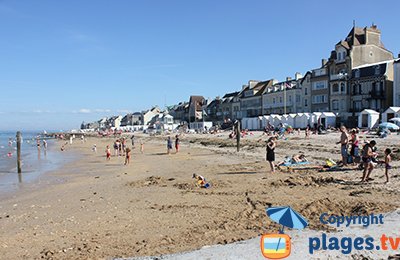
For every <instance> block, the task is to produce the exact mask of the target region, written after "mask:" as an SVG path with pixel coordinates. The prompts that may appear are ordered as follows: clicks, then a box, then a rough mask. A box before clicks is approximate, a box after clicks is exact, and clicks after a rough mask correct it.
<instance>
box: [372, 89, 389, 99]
mask: <svg viewBox="0 0 400 260" xmlns="http://www.w3.org/2000/svg"><path fill="white" fill-rule="evenodd" d="M369 95H370V98H369V99H385V98H386V97H385V93H384V92H383V91H376V90H372V91H370V92H369Z"/></svg>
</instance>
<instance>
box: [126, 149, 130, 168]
mask: <svg viewBox="0 0 400 260" xmlns="http://www.w3.org/2000/svg"><path fill="white" fill-rule="evenodd" d="M130 161H131V149H129V148H128V147H127V148H126V149H125V165H128V164H129V163H130Z"/></svg>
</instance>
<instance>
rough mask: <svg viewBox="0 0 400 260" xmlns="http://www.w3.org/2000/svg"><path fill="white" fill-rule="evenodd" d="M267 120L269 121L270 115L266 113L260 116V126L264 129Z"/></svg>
mask: <svg viewBox="0 0 400 260" xmlns="http://www.w3.org/2000/svg"><path fill="white" fill-rule="evenodd" d="M259 118H260V117H259ZM268 122H270V116H267V115H264V116H262V117H261V128H262V129H264V128H265V127H266V126H267V125H268Z"/></svg>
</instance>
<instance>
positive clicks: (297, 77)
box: [294, 72, 303, 80]
mask: <svg viewBox="0 0 400 260" xmlns="http://www.w3.org/2000/svg"><path fill="white" fill-rule="evenodd" d="M302 77H303V75H301V73H300V72H296V74H294V78H295V79H296V80H299V79H301V78H302Z"/></svg>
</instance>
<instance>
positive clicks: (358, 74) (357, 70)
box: [354, 69, 360, 78]
mask: <svg viewBox="0 0 400 260" xmlns="http://www.w3.org/2000/svg"><path fill="white" fill-rule="evenodd" d="M354 76H355V77H356V78H359V77H360V70H359V69H356V71H355V72H354Z"/></svg>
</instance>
